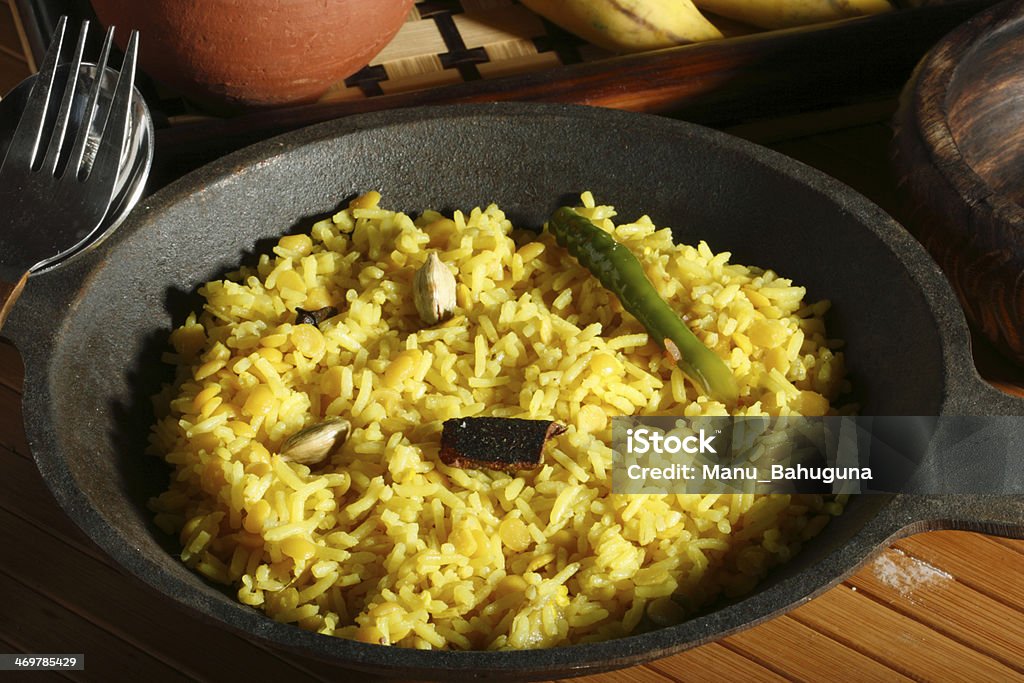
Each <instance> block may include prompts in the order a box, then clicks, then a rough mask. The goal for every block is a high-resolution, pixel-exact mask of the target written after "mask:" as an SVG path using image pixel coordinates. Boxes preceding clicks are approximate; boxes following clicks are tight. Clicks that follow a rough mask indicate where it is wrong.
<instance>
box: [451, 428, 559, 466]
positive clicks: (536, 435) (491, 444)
mask: <svg viewBox="0 0 1024 683" xmlns="http://www.w3.org/2000/svg"><path fill="white" fill-rule="evenodd" d="M565 429H566V428H565V426H564V425H561V424H558V423H557V422H553V421H551V420H522V419H519V418H510V417H458V418H453V419H451V420H446V421H445V423H444V427H443V429H442V431H441V462H443V463H445V464H446V465H451V466H453V467H461V468H463V469H492V470H504V471H506V472H515V471H517V470H529V469H533V468H535V467H537V466H539V465H540V461H541V455H542V454H543V451H544V444H545V443H546V442H547V440H548V439H550V438H552V437H555V436H558V435H559V434H561V433H562V432H564V431H565Z"/></svg>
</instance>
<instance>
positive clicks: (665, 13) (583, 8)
mask: <svg viewBox="0 0 1024 683" xmlns="http://www.w3.org/2000/svg"><path fill="white" fill-rule="evenodd" d="M520 2H522V4H524V5H526V6H527V7H529V8H530V9H531V10H533V11H534V12H536V13H537V14H540V15H541V16H543V17H545V18H547V19H548V20H550V21H551V22H553V23H555V24H558V25H559V26H561V27H562V28H564V29H565V30H567V31H569V32H570V33H575V34H576V35H578V36H579V37H581V38H583V39H585V40H588V41H590V42H591V43H594V44H595V45H599V46H601V47H604V48H607V49H609V50H614V51H615V52H642V51H644V50H656V49H658V48H662V47H672V46H673V45H681V44H683V43H696V42H698V41H702V40H713V39H715V38H721V37H722V33H721V31H719V30H718V29H717V28H715V26H714V24H712V23H711V22H710V21H708V20H707V19H705V18H704V16H703V15H702V14H701V13H700V10H698V9H697V7H696V6H695V5H694V4H693V3H692V2H691V1H690V0H520Z"/></svg>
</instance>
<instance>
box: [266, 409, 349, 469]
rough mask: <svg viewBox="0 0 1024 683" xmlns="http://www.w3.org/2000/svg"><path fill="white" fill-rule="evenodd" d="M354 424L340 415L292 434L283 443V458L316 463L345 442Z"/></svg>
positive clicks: (304, 463) (305, 463) (309, 463)
mask: <svg viewBox="0 0 1024 683" xmlns="http://www.w3.org/2000/svg"><path fill="white" fill-rule="evenodd" d="M350 431H352V425H351V424H350V423H349V421H348V420H345V419H342V418H340V417H336V418H332V419H330V420H324V421H323V422H318V423H317V424H315V425H310V426H308V427H305V428H303V429H300V430H299V431H297V432H295V433H294V434H292V435H291V436H290V437H288V439H287V440H286V441H285V442H284V444H282V445H281V459H282V460H290V461H292V462H297V463H300V464H303V465H316V464H319V463H321V462H323V461H324V460H326V459H327V457H328V456H330V455H331V453H333V452H334V451H335V449H337V448H338V447H339V446H341V444H343V443H345V439H347V438H348V435H349V432H350Z"/></svg>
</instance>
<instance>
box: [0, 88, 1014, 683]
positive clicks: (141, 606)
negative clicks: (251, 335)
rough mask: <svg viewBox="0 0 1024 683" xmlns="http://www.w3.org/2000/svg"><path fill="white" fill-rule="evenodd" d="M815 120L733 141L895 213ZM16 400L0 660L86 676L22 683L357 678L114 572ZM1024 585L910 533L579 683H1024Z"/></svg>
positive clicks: (999, 375)
mask: <svg viewBox="0 0 1024 683" xmlns="http://www.w3.org/2000/svg"><path fill="white" fill-rule="evenodd" d="M889 106H891V104H886V103H882V104H880V105H879V109H878V112H877V114H878V116H877V117H876V119H878V120H884V116H885V114H886V111H887V110H886V108H887V107H889ZM861 113H862V112H861ZM815 120H817V119H814V118H813V117H812V118H811V119H801V118H800V117H797V118H795V119H793V120H791V121H790V122H788V123H786V124H784V125H779V124H775V125H772V126H770V127H765V126H748V127H745V128H743V129H737V130H735V131H734V132H737V133H740V134H743V135H746V136H748V137H751V138H754V139H758V140H760V141H762V142H768V143H771V144H772V146H774V147H776V148H777V149H779V150H781V151H783V152H786V153H788V154H791V155H793V156H796V157H798V158H801V159H802V160H804V161H807V162H808V163H811V164H812V165H816V166H818V167H820V168H822V169H824V170H826V171H828V172H830V173H832V174H833V175H835V176H837V177H839V178H840V179H842V180H845V181H847V182H848V183H850V184H852V185H854V186H855V187H857V189H860V190H861V191H862V192H864V193H865V194H867V195H868V196H869V197H871V198H873V199H874V200H875V201H877V202H879V203H880V204H881V205H882V206H884V207H886V208H890V209H891V210H892V211H893V212H894V213H897V214H898V207H897V204H898V199H899V196H898V190H897V184H896V183H895V181H894V180H893V179H892V178H891V177H889V176H888V171H887V168H888V166H887V163H886V158H887V144H886V143H887V139H888V136H889V131H888V129H887V127H886V126H885V125H884V123H874V124H870V125H857V126H854V127H845V128H844V129H843V130H840V131H838V132H825V133H822V132H820V131H818V132H817V133H814V134H810V135H808V134H807V133H808V130H809V129H810V130H811V131H812V132H813V129H814V128H815V126H816V125H817V124H815V123H814V121H815ZM835 120H836V119H835V118H834V117H833V119H832V121H833V123H834V122H835ZM29 286H31V283H30V284H29ZM976 355H977V356H978V360H979V366H980V367H981V369H982V370H983V373H984V374H986V375H987V376H988V377H990V378H991V379H993V380H994V381H996V382H997V383H999V384H1001V385H1002V386H1011V387H1013V386H1024V377H1022V376H1021V374H1020V372H1019V371H1018V370H1014V369H1012V368H1009V367H1007V366H1006V365H1005V364H1003V363H1002V362H1000V361H999V360H998V359H996V358H995V357H994V356H993V354H992V353H991V352H990V351H988V350H986V349H985V348H984V345H980V350H978V349H976ZM21 389H22V371H21V366H20V360H19V358H18V355H17V352H16V350H15V349H14V348H13V347H12V346H11V345H10V344H8V343H5V342H2V341H0V548H3V550H2V551H0V653H4V652H8V653H84V654H85V657H86V670H85V671H84V672H68V673H61V674H56V673H35V672H34V673H32V674H28V673H26V674H23V676H24V677H25V678H26V679H28V677H29V676H31V680H33V681H35V680H44V681H45V680H51V679H52V680H58V679H61V678H70V679H72V680H97V681H113V680H123V679H125V678H126V677H128V676H129V675H134V676H137V677H141V678H143V679H144V680H178V679H193V680H210V681H233V680H242V679H243V675H244V677H245V679H246V680H250V679H251V680H253V681H267V680H277V681H293V680H324V681H327V680H344V679H345V678H347V677H350V676H351V675H352V672H346V671H344V670H341V669H338V668H335V667H332V666H328V665H325V664H323V663H320V662H317V661H311V660H307V659H303V658H300V657H297V656H295V655H292V654H289V653H285V652H282V651H278V650H275V649H273V648H271V647H269V646H267V645H264V644H262V643H258V642H253V641H249V640H247V639H244V638H242V637H238V636H235V635H232V634H228V633H226V632H223V631H220V630H217V629H214V628H210V627H207V626H205V625H203V624H201V623H199V622H198V621H196V620H195V619H193V618H192V617H191V616H189V615H187V614H185V613H184V612H182V611H180V610H179V609H178V608H177V607H175V606H174V605H173V604H171V603H170V602H169V601H168V600H164V599H161V598H159V597H156V596H154V595H153V594H152V593H151V592H150V591H149V590H148V589H146V588H145V587H144V586H143V585H142V584H141V583H140V582H139V581H138V580H136V579H135V578H133V577H131V576H128V575H126V574H125V573H123V572H122V571H121V570H119V569H118V567H116V566H115V565H114V564H113V563H112V561H111V560H109V559H108V558H107V557H106V556H105V555H104V554H103V553H102V552H101V551H100V550H99V549H97V547H96V546H95V545H93V543H91V542H90V541H89V540H88V539H87V538H86V537H85V535H84V534H83V533H82V532H81V531H79V529H78V528H77V527H76V526H75V524H74V523H73V522H72V521H71V520H70V519H68V517H66V516H65V515H64V513H63V512H62V511H61V510H60V509H59V508H58V506H57V505H56V503H55V502H54V500H53V498H52V497H51V496H50V494H49V492H48V491H47V489H46V486H45V484H44V483H43V481H42V480H41V478H40V476H39V474H38V471H37V470H36V467H35V465H34V463H33V461H32V460H31V457H30V456H29V453H28V447H27V444H26V440H25V435H24V431H23V427H22V416H21V408H20V393H21ZM1022 577H1024V541H1022V540H1009V539H1002V538H991V537H985V536H982V535H978V534H973V533H967V532H949V531H941V532H931V533H927V534H921V535H918V536H913V537H909V538H905V539H903V540H900V541H898V542H896V543H895V544H894V545H892V546H891V547H889V548H887V549H884V550H883V551H882V552H881V554H880V555H878V556H877V557H876V558H874V559H873V560H871V561H870V562H868V563H867V564H866V565H865V566H864V567H862V568H861V569H860V570H859V571H858V572H857V573H856V574H855V575H853V576H852V577H851V578H850V579H848V580H847V581H844V582H843V583H842V584H840V585H838V586H836V587H835V588H833V589H831V590H830V591H828V592H827V593H825V594H823V595H822V596H820V597H818V598H816V599H814V600H812V601H810V602H809V603H807V604H805V605H803V606H801V607H799V608H797V609H795V610H793V611H791V612H790V613H788V614H786V615H784V616H781V617H778V618H776V619H773V620H771V621H769V622H767V623H765V624H762V625H760V626H757V627H755V628H752V629H749V630H746V631H743V632H741V633H739V634H737V635H734V636H730V637H728V638H724V639H722V640H720V641H717V642H714V643H711V644H708V645H704V646H702V647H699V648H696V649H693V650H690V651H687V652H684V653H682V654H679V655H676V656H673V657H670V658H667V659H663V660H660V661H656V662H652V663H650V664H645V665H642V666H637V667H633V668H630V669H626V670H621V671H615V672H610V673H605V674H600V675H593V676H588V677H585V678H582V679H579V680H585V681H593V682H594V683H611V682H616V681H697V680H712V681H719V680H725V681H731V680H741V681H778V680H800V681H896V680H927V681H1012V680H1021V681H1024V578H1022Z"/></svg>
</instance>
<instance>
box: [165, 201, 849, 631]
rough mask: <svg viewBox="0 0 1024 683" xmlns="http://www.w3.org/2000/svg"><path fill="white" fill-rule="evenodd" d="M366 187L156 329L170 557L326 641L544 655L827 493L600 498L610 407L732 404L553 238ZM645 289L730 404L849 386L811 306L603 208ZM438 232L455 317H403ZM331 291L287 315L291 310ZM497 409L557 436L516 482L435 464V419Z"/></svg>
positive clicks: (807, 515) (634, 623) (738, 554)
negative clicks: (676, 316) (719, 369)
mask: <svg viewBox="0 0 1024 683" xmlns="http://www.w3.org/2000/svg"><path fill="white" fill-rule="evenodd" d="M378 201H379V195H378V194H377V193H375V192H374V193H368V194H367V195H364V196H363V197H361V198H358V199H357V200H355V201H353V202H352V203H351V204H350V207H349V208H347V209H345V210H343V211H340V212H338V213H337V214H336V215H334V216H333V217H332V218H331V219H328V220H323V221H320V222H318V223H316V224H315V225H314V226H313V228H312V231H311V234H310V235H308V236H307V235H289V236H286V237H282V238H281V239H280V241H279V242H278V245H277V246H276V247H275V248H274V250H273V252H274V254H273V255H264V256H261V257H260V260H259V264H258V265H257V266H256V267H255V268H243V269H242V270H240V271H239V272H238V273H236V274H233V275H232V276H231V277H230V278H228V279H226V280H223V281H215V282H210V283H207V284H206V285H204V286H203V287H202V288H201V289H200V293H201V294H202V295H203V297H204V298H205V300H206V303H205V305H204V307H203V310H202V312H201V313H199V314H198V315H196V314H193V315H190V316H189V317H188V318H187V320H186V321H185V323H184V325H182V326H181V327H180V328H178V329H177V330H175V331H174V332H173V334H172V335H171V342H172V345H173V347H174V351H173V353H169V354H167V355H166V358H167V360H168V361H169V362H171V363H173V364H174V365H175V366H176V368H177V381H176V382H175V384H174V386H173V387H169V388H168V391H167V392H166V395H165V396H163V397H162V398H161V400H159V401H158V403H159V404H161V405H163V406H165V407H166V406H169V410H166V411H165V412H166V413H167V414H166V416H164V417H162V418H161V419H160V420H159V421H158V423H157V424H156V426H155V427H154V429H153V433H152V445H153V450H154V452H156V453H158V454H159V455H161V456H162V457H164V458H165V459H166V461H167V462H168V463H170V464H171V465H173V467H174V469H175V473H174V476H173V477H172V482H171V485H170V487H169V489H168V491H166V492H165V493H164V494H162V495H161V496H159V497H158V498H157V499H155V500H154V501H153V508H154V510H155V511H156V521H157V523H158V524H159V525H160V526H161V527H162V528H164V529H166V530H167V531H168V532H172V533H175V534H178V535H179V537H180V539H181V543H182V547H183V551H182V559H183V560H184V561H185V562H186V563H187V564H188V565H189V566H191V567H192V568H194V569H195V570H196V571H198V572H200V573H202V574H203V575H204V576H206V577H209V578H210V579H213V580H215V581H219V582H222V583H225V584H229V585H232V586H234V587H235V588H236V589H237V591H238V598H239V600H240V601H241V602H243V603H245V604H247V605H252V606H254V607H258V608H260V609H263V610H264V611H265V612H266V613H267V614H269V615H270V616H271V617H273V618H275V619H277V620H279V621H285V622H295V623H297V624H298V625H299V626H301V627H302V628H306V629H311V630H315V631H319V632H320V633H325V634H329V635H336V636H343V637H348V638H357V639H359V640H363V641H368V642H373V643H387V644H395V645H401V646H407V647H416V648H455V649H470V648H537V647H550V646H555V645H560V644H567V643H579V642H586V641H594V640H601V639H607V638H613V637H617V636H622V635H626V634H628V633H630V632H632V631H634V630H635V629H637V628H651V627H654V626H659V625H664V624H666V623H671V622H673V621H676V620H678V619H681V618H685V617H686V616H687V615H689V614H692V613H694V611H696V610H698V609H701V608H702V607H704V606H706V605H708V604H709V603H710V602H712V601H713V600H715V599H716V598H718V597H719V596H723V595H724V596H735V595H739V594H742V593H744V592H747V591H749V590H751V589H752V588H753V587H754V586H755V585H756V584H757V582H758V581H759V580H760V579H761V578H762V577H763V576H764V575H765V573H766V572H767V571H768V570H769V569H770V568H771V567H772V566H773V565H775V564H777V563H779V562H782V561H785V560H786V559H788V558H789V557H791V556H792V555H793V554H794V553H796V552H798V551H799V548H800V545H801V543H803V542H804V541H806V540H807V539H808V538H809V537H810V536H812V535H814V534H816V533H818V532H819V531H820V530H821V528H822V527H823V526H824V524H825V523H826V521H827V519H828V517H829V516H830V515H835V514H839V512H841V510H842V504H841V502H836V501H827V500H824V499H822V498H821V497H818V496H771V497H767V496H755V495H749V494H743V495H707V496H699V495H650V496H619V495H612V494H611V493H610V469H611V452H610V450H609V447H608V443H609V441H610V438H611V422H610V419H609V418H610V417H611V416H615V415H622V414H683V415H688V416H697V415H724V414H725V413H726V409H725V406H723V405H722V404H720V403H718V402H716V401H714V400H711V399H708V398H707V397H704V396H698V395H697V393H696V391H695V390H694V387H693V386H692V385H691V384H690V383H689V382H688V381H687V380H686V379H685V378H684V376H683V375H682V373H681V372H680V371H679V370H678V369H676V368H674V367H671V366H670V365H668V364H667V363H666V361H665V360H664V358H663V355H662V353H661V352H660V350H659V349H658V348H657V347H656V346H655V345H654V344H653V343H651V341H650V339H649V338H648V336H647V334H646V332H645V331H644V329H643V328H642V326H641V325H640V324H639V323H638V322H637V321H636V320H635V319H633V318H632V317H631V316H630V315H628V314H625V313H624V312H623V309H622V306H621V305H620V304H619V302H618V301H617V299H616V298H615V297H614V296H613V295H611V294H610V293H609V292H607V291H606V290H605V289H604V288H603V287H601V286H600V284H599V283H598V282H597V281H596V280H595V279H594V278H593V277H592V276H591V275H590V274H589V273H588V272H587V271H586V270H585V269H583V268H581V267H579V266H578V265H577V264H576V263H575V261H574V260H573V259H572V258H570V257H569V256H568V255H567V254H566V252H565V251H564V250H563V249H561V248H559V247H558V246H557V245H556V244H555V242H554V240H553V239H552V238H551V236H550V235H548V234H542V235H539V236H538V235H535V234H534V233H531V232H522V231H517V230H515V229H514V228H513V226H512V225H511V223H510V222H509V221H508V220H507V219H506V218H505V216H504V214H503V213H502V212H501V210H500V209H499V208H498V207H496V206H489V207H487V208H486V209H479V208H478V209H473V210H472V211H471V212H470V213H469V214H468V215H466V214H463V213H461V212H456V213H455V215H454V216H452V217H450V218H449V217H444V216H441V215H440V214H438V213H436V212H433V211H426V212H424V213H423V214H422V215H421V216H420V217H419V218H418V219H417V220H415V221H413V220H412V219H411V218H409V217H408V216H406V215H403V214H400V213H393V212H390V211H386V210H384V209H381V208H379V206H378V205H377V203H378ZM582 204H583V206H582V207H581V208H580V209H579V210H580V211H581V212H582V213H584V214H585V215H587V216H589V217H591V218H592V219H593V220H595V221H596V222H597V223H598V224H599V225H600V226H601V227H603V228H604V229H605V230H608V231H610V232H612V233H613V234H614V235H615V236H616V238H617V239H618V240H620V241H621V242H623V243H624V244H626V245H628V246H629V248H630V249H631V250H632V251H633V252H634V253H635V254H636V255H637V256H638V258H640V260H641V262H642V263H643V264H644V267H645V268H646V270H647V273H648V275H649V276H650V278H651V280H652V281H653V282H654V283H655V286H656V287H657V289H658V290H659V292H660V294H661V295H662V296H664V297H665V298H666V299H668V300H669V301H670V302H671V303H672V305H673V306H674V307H675V308H676V309H677V310H678V311H680V312H681V313H682V314H684V315H685V316H686V319H687V320H688V321H689V324H690V325H691V327H692V328H693V329H694V331H695V333H696V334H697V335H698V336H699V337H701V339H702V340H703V341H704V342H705V343H706V344H708V345H709V346H710V347H712V348H713V349H714V351H715V352H716V353H717V354H719V355H720V356H721V357H722V358H723V359H724V360H725V361H726V362H727V363H728V364H729V366H730V367H731V368H732V369H733V371H734V373H735V374H736V378H737V381H738V383H739V386H740V394H741V397H742V406H743V407H742V408H741V409H740V411H739V412H740V413H742V414H747V415H758V414H771V415H786V414H821V413H823V412H825V411H828V410H830V407H829V406H830V401H831V400H833V399H835V397H836V396H837V394H838V393H839V392H840V391H842V389H843V382H844V380H843V377H844V370H843V358H842V353H841V352H839V351H836V350H834V349H837V348H839V346H840V344H838V343H837V342H835V341H834V340H833V341H830V340H828V339H827V338H826V337H825V333H824V330H825V327H824V324H823V322H822V316H823V315H824V313H825V311H826V310H827V308H828V304H827V302H818V303H813V304H810V305H808V304H806V303H805V302H804V301H803V298H804V289H803V288H802V287H798V286H796V285H794V284H793V283H792V282H790V281H789V280H787V279H784V278H782V277H780V276H778V275H776V274H775V273H774V272H772V271H770V270H767V271H766V270H760V269H757V268H752V267H748V266H742V265H737V264H733V263H730V262H729V254H728V253H720V254H717V255H716V254H714V253H712V252H711V250H710V249H709V248H708V245H707V244H705V243H703V242H701V243H700V244H699V245H697V246H696V247H693V246H686V245H678V246H676V245H673V243H672V239H671V233H670V231H669V230H665V229H660V230H659V229H657V228H656V227H655V226H654V225H653V224H652V223H651V221H650V220H649V219H648V218H647V217H641V218H639V219H637V220H636V221H634V222H632V223H626V224H622V225H618V226H616V225H615V224H613V222H612V218H613V217H614V215H615V212H614V210H613V209H612V208H611V207H607V206H597V205H595V203H594V200H593V198H592V197H591V196H590V194H589V193H585V194H584V195H583V197H582ZM431 250H436V251H437V252H438V253H439V255H440V257H441V259H442V260H443V261H444V262H445V263H446V264H448V265H449V266H452V267H453V269H454V271H455V272H456V275H457V280H458V283H459V284H458V290H457V301H458V304H459V308H458V309H457V310H456V315H455V317H454V318H452V319H451V320H449V321H447V322H446V323H443V324H442V325H439V326H437V327H435V328H432V329H422V327H421V323H420V321H419V317H418V315H417V313H416V310H415V308H414V306H413V304H412V301H413V297H412V294H411V290H410V288H411V284H412V280H413V273H414V272H415V271H416V270H417V269H418V268H419V267H420V266H421V265H422V264H423V263H424V262H425V260H426V257H427V255H428V253H429V252H430V251H431ZM328 305H331V306H336V307H337V308H338V309H339V311H340V313H339V315H337V316H335V317H333V318H331V319H329V320H328V321H326V322H324V323H322V324H321V325H320V329H319V330H317V329H315V328H312V327H310V326H308V325H301V326H296V325H294V324H292V323H293V321H294V317H295V314H294V309H295V307H297V306H299V307H303V308H306V309H309V310H313V309H318V308H321V307H324V306H328ZM339 415H340V416H343V417H345V418H346V419H348V420H350V421H351V422H352V427H353V430H352V434H351V436H350V438H349V440H348V441H347V443H346V444H345V445H344V447H343V448H342V449H341V450H340V451H339V452H338V453H337V454H335V455H334V456H333V458H332V460H331V461H330V462H329V463H328V464H327V465H326V466H325V467H321V468H318V469H317V470H316V471H315V472H314V471H310V469H309V468H308V467H306V466H304V465H301V464H296V463H292V462H285V461H283V460H281V459H280V458H279V457H278V456H277V452H278V449H279V448H280V447H281V444H282V442H283V441H284V440H285V439H286V438H287V437H288V436H289V435H291V434H293V433H295V432H296V431H298V430H299V429H301V428H303V427H305V426H308V425H310V424H313V423H315V422H319V421H321V420H323V419H324V418H326V417H332V416H339ZM467 415H495V416H507V417H528V418H543V419H551V420H557V421H559V422H561V423H563V424H566V425H568V426H569V430H568V432H566V433H565V434H563V435H562V436H560V437H558V438H556V439H555V440H553V442H552V443H550V444H549V445H548V448H547V457H546V462H545V464H544V465H543V466H542V467H540V468H539V469H537V470H535V471H530V472H521V473H519V474H518V475H517V476H514V477H513V476H509V475H507V474H503V473H499V472H491V471H465V470H459V469H454V468H450V467H447V466H445V465H444V464H442V463H441V462H440V461H439V459H438V448H439V440H440V432H441V423H442V422H444V420H447V419H449V418H452V417H458V416H467Z"/></svg>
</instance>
